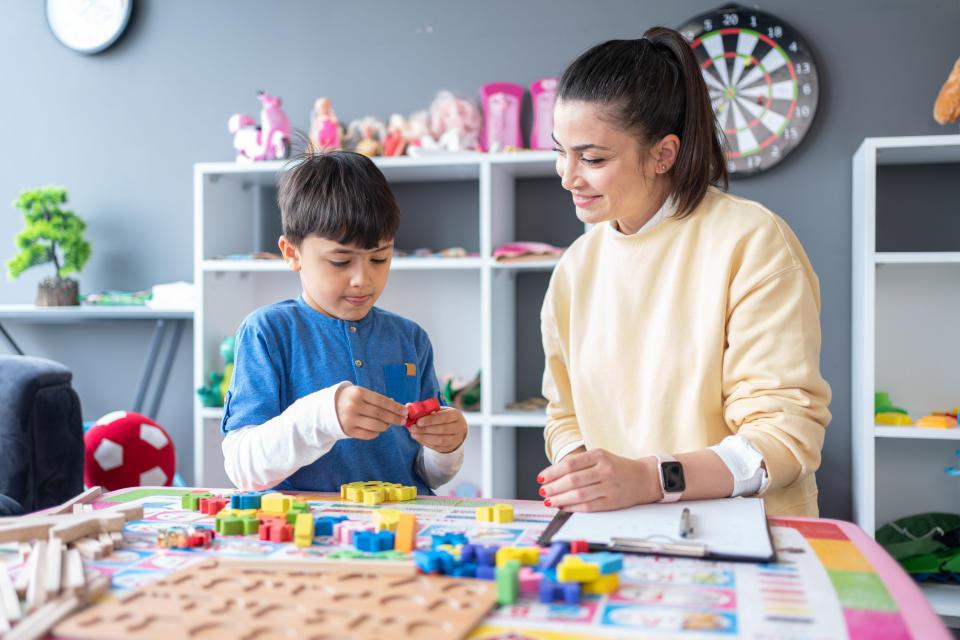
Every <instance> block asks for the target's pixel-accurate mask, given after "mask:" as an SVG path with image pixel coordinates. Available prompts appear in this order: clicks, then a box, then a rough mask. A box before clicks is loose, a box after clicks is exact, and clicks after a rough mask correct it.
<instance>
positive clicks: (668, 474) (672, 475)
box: [660, 461, 687, 493]
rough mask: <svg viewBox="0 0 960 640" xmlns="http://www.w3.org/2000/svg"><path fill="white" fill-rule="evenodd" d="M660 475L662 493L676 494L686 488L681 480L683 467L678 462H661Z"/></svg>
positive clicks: (684, 482) (685, 484)
mask: <svg viewBox="0 0 960 640" xmlns="http://www.w3.org/2000/svg"><path fill="white" fill-rule="evenodd" d="M660 475H661V476H662V477H663V491H664V493H678V492H680V491H683V490H684V489H686V488H687V483H686V481H685V480H684V479H683V465H682V464H680V463H679V462H676V461H671V462H661V463H660Z"/></svg>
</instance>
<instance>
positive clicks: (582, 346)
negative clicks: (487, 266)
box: [541, 188, 830, 516]
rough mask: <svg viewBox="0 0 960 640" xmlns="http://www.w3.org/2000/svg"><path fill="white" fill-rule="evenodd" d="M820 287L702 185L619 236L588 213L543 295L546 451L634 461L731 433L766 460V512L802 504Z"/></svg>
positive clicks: (729, 202) (751, 205)
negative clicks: (697, 193) (674, 208)
mask: <svg viewBox="0 0 960 640" xmlns="http://www.w3.org/2000/svg"><path fill="white" fill-rule="evenodd" d="M819 312H820V289H819V283H818V281H817V276H816V274H815V273H814V272H813V269H812V268H811V266H810V262H809V261H808V260H807V256H806V254H805V253H804V251H803V248H802V247H801V246H800V242H799V241H798V240H797V238H796V236H795V235H794V234H793V232H792V231H791V230H790V228H789V227H788V226H787V225H786V223H785V222H784V221H783V220H781V219H780V218H779V217H777V216H776V215H774V214H773V213H771V212H770V211H769V210H767V209H766V208H764V207H763V206H761V205H759V204H757V203H755V202H751V201H749V200H744V199H741V198H737V197H734V196H731V195H727V194H724V193H722V192H720V191H718V190H716V189H713V188H711V189H710V190H709V191H708V192H707V195H706V197H705V198H704V200H703V202H701V203H700V205H699V206H698V207H697V209H696V210H695V211H694V212H693V214H692V215H690V216H689V217H687V218H685V219H683V220H678V219H676V218H672V217H668V218H666V219H665V220H663V221H662V222H660V223H659V224H657V225H656V226H654V227H652V228H651V229H649V230H644V231H640V232H638V233H635V234H633V235H623V234H621V233H619V232H617V231H616V230H615V229H614V228H613V226H612V225H611V224H610V223H603V224H599V225H597V226H596V227H594V228H593V229H591V230H590V231H589V232H588V233H586V234H584V235H583V236H582V237H580V238H578V239H577V241H576V242H574V243H573V245H572V246H571V247H570V248H569V249H568V250H567V251H566V253H564V255H563V258H562V259H561V260H560V263H559V264H558V265H557V267H556V269H555V270H554V273H553V276H552V278H551V280H550V286H549V288H548V290H547V295H546V298H545V300H544V303H543V310H542V312H541V326H542V333H543V346H544V352H545V355H546V370H545V371H544V378H543V394H544V397H546V398H547V400H548V401H549V405H548V407H547V426H546V429H545V432H544V437H545V440H546V451H547V456H548V457H549V458H550V459H551V460H554V458H555V455H556V452H558V451H559V450H560V449H561V448H563V446H564V445H567V444H569V443H572V442H574V441H576V440H580V439H582V440H583V441H584V442H585V444H586V446H587V448H588V449H593V448H603V449H606V450H608V451H610V452H612V453H615V454H617V455H622V456H627V457H630V458H640V457H643V456H647V455H651V454H656V453H684V452H689V451H695V450H698V449H703V448H704V447H708V446H710V445H713V444H716V443H718V442H720V441H721V440H722V439H723V438H725V437H726V436H728V435H731V434H739V435H741V436H743V437H744V438H746V439H747V440H748V441H749V442H750V443H751V444H752V445H753V446H754V447H755V448H756V449H757V450H758V451H759V452H760V453H761V454H762V455H763V458H764V461H765V462H766V468H767V474H768V476H769V482H768V483H767V486H766V488H765V490H764V492H763V494H764V496H763V497H764V499H765V502H766V508H767V513H768V514H770V515H800V516H816V515H817V514H818V509H817V485H816V480H815V478H814V474H813V472H814V471H816V469H817V468H818V467H819V466H820V451H821V449H822V447H823V438H824V428H825V427H826V425H827V423H828V422H829V421H830V412H829V410H828V409H827V405H828V404H829V402H830V387H829V385H828V384H827V383H826V381H825V380H824V379H823V377H822V376H821V375H820V366H819V361H820V320H819Z"/></svg>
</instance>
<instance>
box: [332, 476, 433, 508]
mask: <svg viewBox="0 0 960 640" xmlns="http://www.w3.org/2000/svg"><path fill="white" fill-rule="evenodd" d="M416 497H417V488H416V487H408V486H403V485H401V484H397V483H395V482H377V481H374V482H351V483H349V484H342V485H340V499H341V500H346V501H348V502H363V503H364V504H372V505H373V504H380V503H382V502H387V501H391V502H403V501H407V500H414V499H416ZM377 500H379V502H377Z"/></svg>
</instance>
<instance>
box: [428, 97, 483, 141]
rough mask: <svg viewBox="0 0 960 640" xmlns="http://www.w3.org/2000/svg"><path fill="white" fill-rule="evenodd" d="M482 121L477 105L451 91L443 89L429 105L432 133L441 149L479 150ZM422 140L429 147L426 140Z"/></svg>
mask: <svg viewBox="0 0 960 640" xmlns="http://www.w3.org/2000/svg"><path fill="white" fill-rule="evenodd" d="M482 124H483V119H482V117H481V115H480V110H479V109H478V108H477V105H475V104H474V103H473V102H472V101H470V100H467V99H466V98H458V97H457V96H455V95H453V94H452V93H450V92H449V91H440V92H439V93H438V94H437V97H436V98H435V99H434V100H433V102H432V103H431V104H430V134H431V135H432V136H433V139H434V140H436V142H437V145H438V146H439V147H440V148H441V149H445V150H447V151H465V150H468V149H476V148H477V145H478V142H479V139H480V127H481V126H482ZM421 142H422V143H423V146H424V148H426V147H427V145H426V144H425V143H426V142H427V141H426V139H424V140H422V141H421Z"/></svg>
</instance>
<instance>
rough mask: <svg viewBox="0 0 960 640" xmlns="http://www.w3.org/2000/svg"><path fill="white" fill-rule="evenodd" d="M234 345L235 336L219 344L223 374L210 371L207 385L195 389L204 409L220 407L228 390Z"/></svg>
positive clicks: (231, 372)
mask: <svg viewBox="0 0 960 640" xmlns="http://www.w3.org/2000/svg"><path fill="white" fill-rule="evenodd" d="M235 345H236V337H235V336H227V337H226V338H224V339H223V342H221V343H220V357H222V358H223V361H224V362H225V363H226V364H225V366H224V368H223V373H217V372H216V371H211V372H210V373H209V374H208V378H207V379H208V384H206V385H205V386H203V387H200V388H199V389H197V395H198V396H200V404H202V405H203V406H205V407H222V406H223V399H224V397H225V396H226V395H227V389H229V388H230V378H231V377H232V376H233V352H234V347H235Z"/></svg>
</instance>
